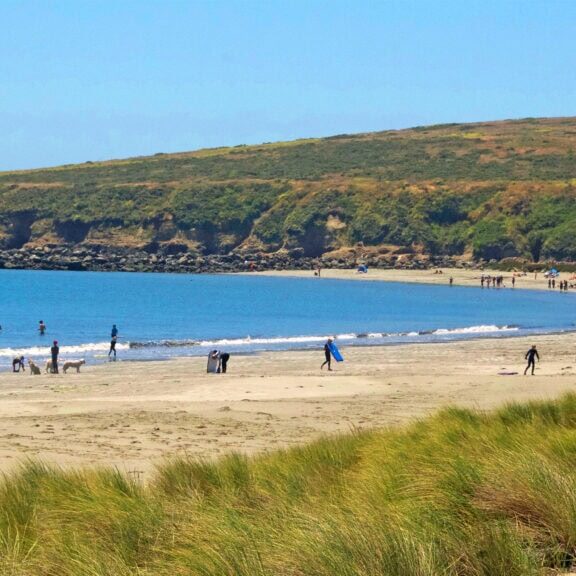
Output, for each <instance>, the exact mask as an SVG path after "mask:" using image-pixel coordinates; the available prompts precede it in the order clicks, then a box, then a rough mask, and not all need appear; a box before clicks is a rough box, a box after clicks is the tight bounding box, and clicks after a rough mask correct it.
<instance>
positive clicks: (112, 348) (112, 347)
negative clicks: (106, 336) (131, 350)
mask: <svg viewBox="0 0 576 576" xmlns="http://www.w3.org/2000/svg"><path fill="white" fill-rule="evenodd" d="M117 339H118V337H117V336H112V338H111V339H110V350H108V358H110V354H112V352H114V358H116V340H117Z"/></svg>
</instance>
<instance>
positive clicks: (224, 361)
mask: <svg viewBox="0 0 576 576" xmlns="http://www.w3.org/2000/svg"><path fill="white" fill-rule="evenodd" d="M228 360H230V354H228V352H220V372H221V373H222V374H226V369H227V367H228Z"/></svg>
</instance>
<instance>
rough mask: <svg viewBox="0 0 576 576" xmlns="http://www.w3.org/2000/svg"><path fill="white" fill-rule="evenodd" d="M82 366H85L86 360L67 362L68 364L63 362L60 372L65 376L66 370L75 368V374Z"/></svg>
mask: <svg viewBox="0 0 576 576" xmlns="http://www.w3.org/2000/svg"><path fill="white" fill-rule="evenodd" d="M82 364H86V360H68V362H64V364H63V365H62V370H63V372H64V374H66V370H68V368H76V372H80V366H82Z"/></svg>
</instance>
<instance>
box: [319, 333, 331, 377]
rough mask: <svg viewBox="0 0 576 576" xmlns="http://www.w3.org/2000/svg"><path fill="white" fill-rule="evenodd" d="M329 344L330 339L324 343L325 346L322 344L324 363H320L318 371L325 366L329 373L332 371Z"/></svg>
mask: <svg viewBox="0 0 576 576" xmlns="http://www.w3.org/2000/svg"><path fill="white" fill-rule="evenodd" d="M330 344H332V338H328V340H327V341H326V344H324V357H325V358H326V360H324V362H322V365H321V366H320V370H322V369H323V368H324V366H326V364H328V370H329V371H330V372H331V371H332V352H331V351H330Z"/></svg>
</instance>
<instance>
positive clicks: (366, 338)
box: [0, 324, 520, 358]
mask: <svg viewBox="0 0 576 576" xmlns="http://www.w3.org/2000/svg"><path fill="white" fill-rule="evenodd" d="M518 330H520V327H518V326H496V325H491V324H490V325H480V326H467V327H462V328H437V329H435V330H420V331H412V332H392V333H389V332H364V333H362V332H360V333H347V334H323V335H312V336H308V335H303V336H277V337H272V338H264V337H254V338H253V337H250V336H246V337H244V338H212V339H206V340H191V339H187V340H146V341H135V342H122V343H120V342H119V343H118V344H117V345H116V349H117V350H118V351H119V352H120V351H126V350H134V351H138V350H141V352H142V353H145V350H146V349H154V348H157V349H164V350H166V349H169V348H191V349H192V348H196V349H198V352H200V350H202V349H207V348H222V347H226V348H236V349H240V351H241V350H242V349H243V348H244V349H247V350H249V349H250V348H255V349H259V350H265V349H267V348H268V347H270V348H271V349H282V348H284V347H285V348H295V347H299V346H301V347H308V346H313V345H319V344H321V343H323V342H325V341H326V340H327V339H328V338H334V339H335V340H336V341H338V342H342V343H348V344H354V343H358V344H361V343H364V344H369V343H371V344H378V343H382V344H385V343H386V341H392V342H396V343H397V342H402V341H408V342H418V341H419V339H425V337H428V339H432V340H436V339H437V338H439V339H440V340H441V339H442V338H443V337H458V335H462V336H472V337H473V336H474V335H478V336H481V335H488V334H499V333H504V332H517V331H518ZM109 348H110V343H109V342H90V343H87V344H78V345H71V346H60V356H61V357H62V358H67V357H68V358H69V357H72V356H75V357H82V356H92V357H94V356H98V355H99V354H106V353H107V352H108V350H109ZM142 353H141V354H139V356H142ZM19 355H24V356H25V357H33V358H34V357H46V358H47V357H49V356H50V351H49V347H48V346H31V347H23V348H16V347H14V348H0V357H15V356H19Z"/></svg>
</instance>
